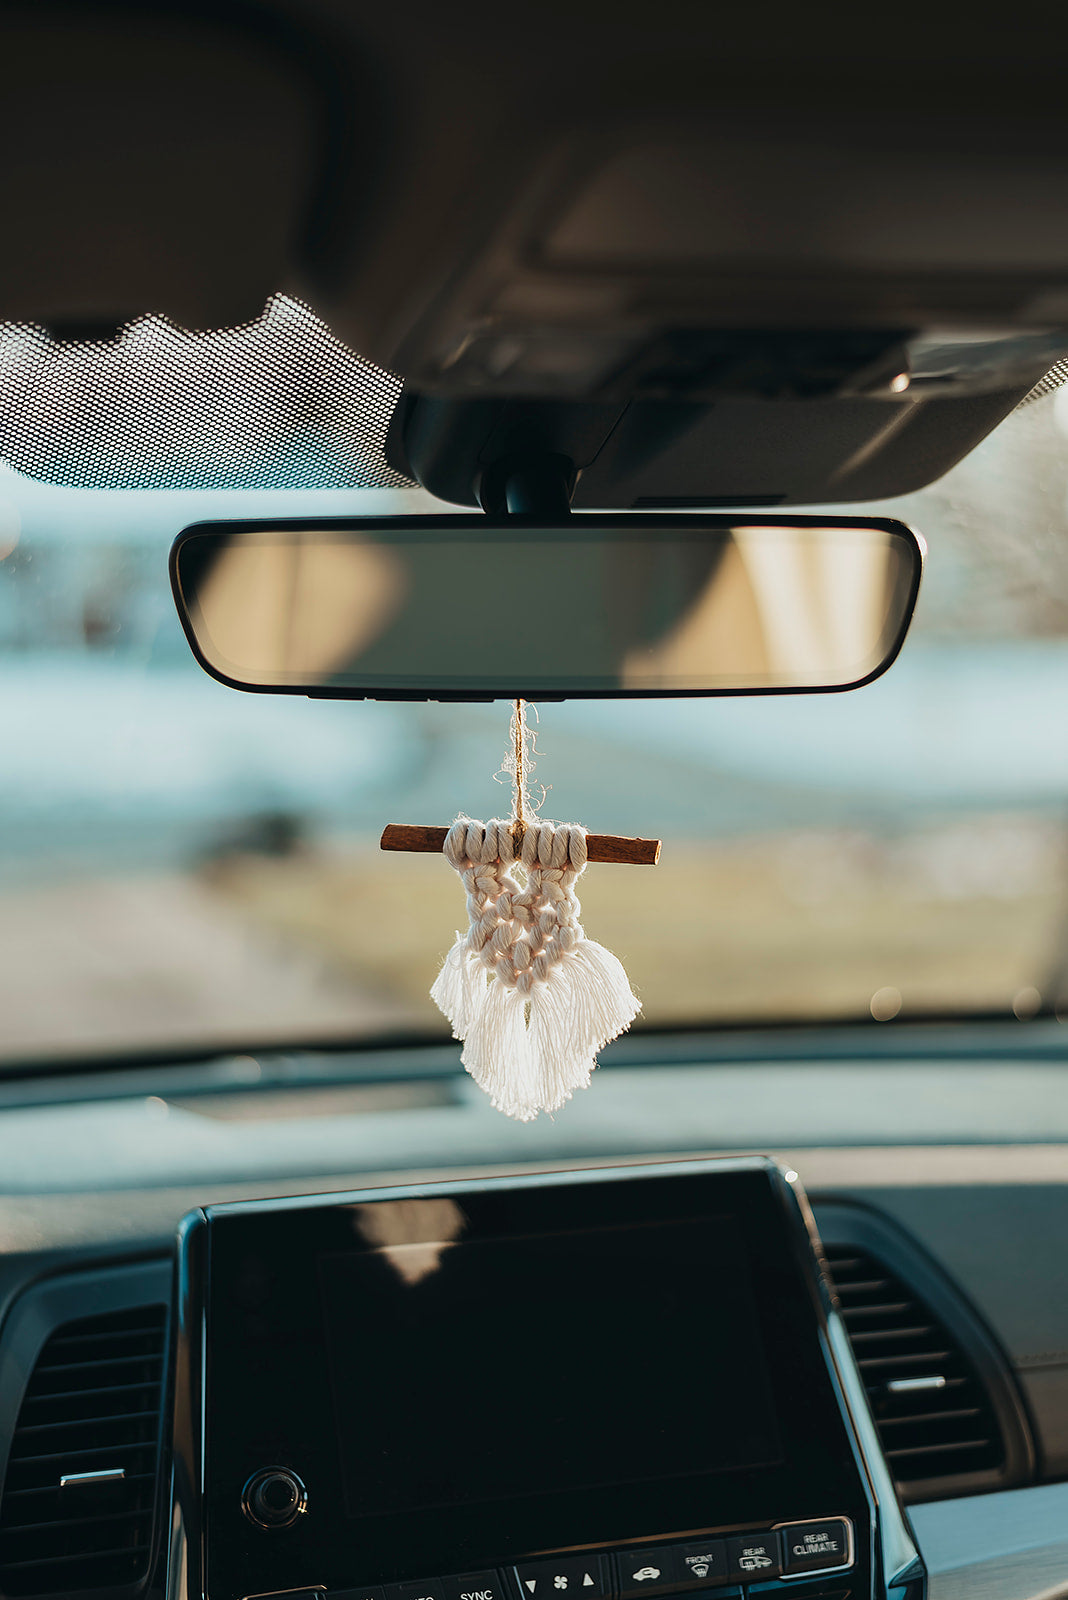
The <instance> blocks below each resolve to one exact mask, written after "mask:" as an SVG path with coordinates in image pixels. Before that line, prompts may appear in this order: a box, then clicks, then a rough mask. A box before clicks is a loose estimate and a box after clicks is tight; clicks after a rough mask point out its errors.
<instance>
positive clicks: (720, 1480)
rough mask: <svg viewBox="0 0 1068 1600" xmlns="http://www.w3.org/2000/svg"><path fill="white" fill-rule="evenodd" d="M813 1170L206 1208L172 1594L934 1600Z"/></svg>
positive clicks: (185, 1279)
mask: <svg viewBox="0 0 1068 1600" xmlns="http://www.w3.org/2000/svg"><path fill="white" fill-rule="evenodd" d="M792 1178H793V1174H790V1175H789V1179H788V1177H787V1175H785V1174H784V1173H783V1172H782V1171H781V1170H780V1169H779V1168H777V1167H776V1166H775V1165H774V1164H773V1163H771V1162H769V1161H765V1160H762V1159H757V1158H746V1159H743V1160H728V1161H709V1162H687V1163H678V1164H673V1165H670V1166H656V1167H645V1168H629V1169H622V1170H616V1171H606V1170H601V1171H595V1172H590V1173H579V1174H575V1173H567V1174H545V1175H538V1176H535V1177H532V1178H520V1179H501V1180H490V1181H486V1182H483V1183H479V1184H476V1185H463V1184H459V1183H448V1184H440V1185H433V1186H429V1187H424V1188H420V1189H388V1190H377V1191H369V1192H366V1193H357V1194H352V1195H347V1196H341V1197H335V1198H332V1199H331V1201H330V1202H329V1203H323V1202H322V1201H321V1200H316V1201H303V1200H298V1201H291V1200H286V1201H277V1202H254V1203H249V1204H243V1205H234V1206H222V1207H218V1208H213V1209H211V1210H209V1211H207V1212H198V1213H195V1214H194V1216H192V1217H191V1218H189V1219H187V1221H186V1223H185V1224H184V1225H183V1229H182V1235H181V1249H180V1263H179V1291H180V1292H179V1302H180V1304H179V1329H178V1333H179V1349H178V1373H177V1386H176V1418H175V1504H174V1508H173V1515H172V1548H171V1553H170V1587H171V1592H172V1593H174V1594H178V1593H181V1594H183V1595H187V1596H189V1595H198V1596H204V1595H206V1596H208V1597H209V1600H244V1597H246V1596H261V1595H277V1594H281V1593H292V1594H293V1596H294V1600H296V1595H298V1594H299V1595H300V1596H301V1597H302V1600H303V1597H304V1596H307V1595H321V1594H323V1593H324V1592H325V1593H326V1594H327V1596H328V1600H578V1597H579V1596H582V1597H588V1600H641V1597H643V1596H646V1595H648V1596H652V1597H654V1600H659V1597H663V1596H667V1595H672V1594H694V1595H704V1594H706V1593H707V1594H708V1596H709V1597H710V1600H711V1597H713V1596H715V1597H718V1600H747V1597H748V1596H750V1595H751V1596H752V1597H753V1600H764V1597H767V1600H771V1597H773V1596H782V1597H783V1600H814V1597H816V1596H821V1597H822V1596H826V1597H828V1600H831V1597H833V1600H864V1597H870V1600H886V1597H889V1596H893V1597H894V1600H923V1596H924V1593H925V1579H924V1574H923V1569H922V1566H921V1564H920V1562H919V1560H918V1557H917V1555H916V1552H915V1549H914V1547H913V1545H912V1543H911V1539H910V1537H909V1534H908V1530H907V1528H906V1526H905V1523H904V1521H903V1518H902V1515H901V1512H900V1510H899V1508H898V1505H897V1502H896V1499H895V1497H894V1493H893V1490H892V1487H891V1485H890V1480H889V1477H888V1474H887V1472H886V1468H885V1464H884V1462H883V1461H882V1457H881V1455H880V1454H879V1450H878V1444H877V1442H876V1440H875V1436H874V1431H873V1429H872V1426H871V1422H870V1417H869V1416H868V1413H867V1411H866V1409H865V1402H864V1398H863V1391H862V1390H861V1389H860V1388H859V1382H858V1379H857V1376H856V1371H855V1368H853V1367H852V1364H851V1357H850V1356H849V1352H848V1345H847V1343H846V1340H845V1336H844V1333H843V1332H842V1329H841V1326H840V1323H839V1321H838V1318H837V1315H836V1313H835V1312H834V1311H833V1310H832V1308H831V1304H830V1299H829V1295H828V1291H827V1288H826V1284H825V1282H824V1280H823V1278H822V1277H821V1274H820V1270H819V1265H818V1260H817V1256H816V1254H815V1252H814V1249H813V1243H812V1235H811V1233H810V1231H809V1226H808V1214H807V1211H806V1209H805V1207H804V1202H803V1200H801V1199H799V1197H798V1195H797V1192H796V1185H795V1184H794V1183H793V1182H792V1181H789V1180H790V1179H792Z"/></svg>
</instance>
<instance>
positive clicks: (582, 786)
mask: <svg viewBox="0 0 1068 1600" xmlns="http://www.w3.org/2000/svg"><path fill="white" fill-rule="evenodd" d="M427 504H428V502H427V501H426V500H425V499H424V497H422V496H421V495H418V494H409V493H406V492H403V491H395V490H393V491H374V492H372V491H363V492H339V491H316V492H309V491H306V490H305V491H300V492H284V491H271V492H245V491H240V492H238V491H230V492H219V493H202V492H192V491H170V492H155V491H153V492H149V491H141V490H127V491H120V492H103V491H93V490H73V489H63V488H57V487H52V486H48V485H45V484H41V483H37V482H34V481H32V480H30V479H28V478H25V477H20V476H19V475H17V474H16V473H14V472H12V471H9V470H5V469H3V468H0V1057H2V1058H5V1059H7V1060H9V1061H27V1060H29V1059H32V1058H44V1057H51V1056H65V1055H71V1054H73V1055H78V1054H89V1053H96V1052H99V1051H103V1050H108V1049H113V1048H115V1049H121V1050H129V1051H136V1050H138V1049H153V1050H158V1049H170V1048H173V1049H174V1051H175V1054H176V1055H180V1053H181V1051H182V1050H183V1048H193V1047H200V1046H205V1045H209V1046H210V1045H218V1047H219V1048H220V1049H241V1048H242V1047H254V1046H262V1045H265V1044H269V1043H270V1042H272V1041H276V1042H278V1043H284V1042H286V1041H299V1042H303V1043H307V1042H310V1041H313V1040H315V1039H317V1038H333V1039H340V1038H343V1037H349V1036H351V1037H359V1036H362V1035H366V1034H381V1033H385V1032H392V1031H400V1032H425V1031H437V1032H439V1033H440V1034H441V1035H442V1036H446V1035H447V1028H446V1026H445V1024H444V1022H443V1021H442V1019H441V1017H440V1016H439V1014H438V1013H437V1011H436V1009H435V1008H434V1006H433V1004H432V1003H431V1001H430V999H429V996H428V990H429V987H430V984H431V982H432V981H433V979H434V976H435V974H436V972H437V968H438V965H439V963H440V960H441V958H442V956H443V955H444V953H445V951H446V949H447V948H448V946H449V944H450V943H451V941H452V938H453V935H454V931H455V930H456V928H457V927H458V926H460V924H461V922H462V921H463V920H464V917H465V912H464V897H463V892H462V889H461V886H460V884H459V883H458V881H457V879H456V877H455V875H454V874H453V873H452V872H451V871H450V869H449V868H448V867H447V866H446V865H445V863H444V862H443V861H441V860H435V859H434V858H432V857H406V856H383V855H381V854H380V853H379V852H378V850H377V840H378V836H379V834H380V832H381V829H382V826H383V825H384V824H385V823H386V822H390V821H410V822H428V823H440V824H444V823H447V822H449V821H451V819H452V818H453V817H454V816H455V815H456V814H457V812H459V811H461V810H462V811H466V812H468V813H470V814H471V815H473V816H482V817H485V816H488V815H495V814H501V813H507V810H508V806H509V803H510V796H509V790H508V787H507V784H506V783H500V784H499V783H498V782H497V781H495V778H494V774H495V773H496V771H497V769H498V767H499V765H500V762H501V759H502V756H503V755H504V753H505V746H506V742H507V735H508V720H509V708H508V706H507V705H506V704H501V705H497V706H470V707H447V706H439V705H425V706H419V705H415V706H409V705H386V704H383V705H376V704H345V703H340V702H329V701H308V700H302V699H300V698H296V697H293V698H291V697H280V698H272V697H268V696H259V695H241V694H238V693H235V692H233V691H230V690H228V689H225V688H223V687H222V686H220V685H219V684H217V683H214V682H213V681H211V680H210V679H208V678H207V677H206V676H205V675H204V674H202V673H201V671H200V669H199V668H198V667H197V666H196V665H195V663H194V662H193V660H192V657H191V656H190V654H189V651H188V648H187V646H186V644H185V641H184V638H183V637H182V634H181V631H180V628H179V625H178V622H177V619H176V617H175V614H174V608H173V605H172V601H171V598H170V592H169V586H168V580H167V564H166V558H167V551H168V548H169V545H170V542H171V540H172V539H173V537H174V535H175V534H176V533H177V532H178V531H179V530H180V529H181V528H183V527H185V526H186V525H188V524H189V523H191V522H195V521H200V520H204V519H206V518H220V517H227V516H233V517H251V516H259V515H265V516H272V517H278V516H296V515H302V516H309V515H310V516H314V515H316V514H318V513H320V512H321V513H323V514H332V515H349V516H351V515H354V514H357V515H358V514H361V513H366V514H382V513H384V512H397V513H400V512H403V511H407V510H412V509H417V508H419V507H420V506H424V505H427ZM435 509H441V508H440V507H435ZM830 509H833V510H835V511H844V510H848V509H853V508H846V507H834V508H830ZM866 509H869V510H875V509H876V508H875V507H869V508H866ZM879 509H882V510H883V511H884V512H886V513H888V514H891V515H895V516H899V517H902V518H904V519H905V520H906V521H909V522H911V523H912V525H913V526H915V527H916V528H917V529H919V531H920V532H922V533H923V534H924V535H925V536H926V538H927V540H928V542H929V546H930V559H929V564H928V570H927V575H926V578H925V583H924V588H923V592H922V594H921V598H920V604H919V610H918V614H917V618H916V623H915V625H914V628H913V631H912V634H911V636H910V638H909V640H908V642H907V643H906V646H905V650H904V653H903V655H902V657H901V658H900V660H899V661H898V663H897V664H896V665H895V666H894V667H893V668H892V669H891V671H890V672H889V674H888V675H887V676H886V677H884V678H883V679H882V680H880V681H879V682H877V683H875V684H873V685H871V686H870V687H869V688H867V689H863V690H859V691H857V692H855V693H852V694H846V695H831V696H814V697H811V698H807V697H786V698H766V699H748V700H747V699H741V700H736V701H730V700H712V701H705V702H701V701H678V702H671V701H668V702H662V703H656V702H645V703H642V702H631V703H628V702H618V703H612V702H605V703H603V704H597V703H596V702H593V703H588V704H581V703H575V704H566V705H546V706H545V707H543V708H542V709H541V712H540V725H539V731H538V746H539V753H538V759H539V766H538V771H537V774H536V783H535V788H537V783H538V782H543V783H544V784H545V785H547V786H549V792H548V795H547V798H546V801H545V806H544V814H545V815H546V816H551V817H555V818H557V819H560V820H568V821H570V820H576V821H581V822H583V823H585V824H586V825H587V826H588V827H589V828H591V829H593V830H596V831H601V832H616V833H640V834H644V835H646V836H649V835H659V836H661V837H662V838H663V840H664V850H663V855H662V861H661V865H660V866H659V867H658V868H656V869H655V870H651V869H645V868H642V869H637V868H626V867H597V868H594V869H592V870H591V871H590V872H589V873H588V874H587V875H586V877H585V878H584V880H583V884H582V890H583V892H582V900H583V907H584V918H583V920H584V922H585V925H586V928H587V931H588V932H589V934H590V935H591V937H593V938H597V939H599V940H601V941H602V942H603V943H605V944H607V945H608V946H609V947H610V948H611V949H613V950H614V951H615V952H616V953H617V954H618V955H619V956H620V957H621V959H622V960H623V961H624V963H625V964H626V966H627V969H628V972H629V974H630V976H631V979H632V982H633V984H634V986H635V989H636V991H637V992H638V993H639V994H640V995H641V997H642V999H643V1002H644V1015H643V1019H642V1020H643V1023H644V1024H645V1025H648V1026H657V1025H663V1024H676V1023H700V1022H712V1023H717V1022H741V1021H747V1020H752V1021H756V1022H766V1021H784V1020H790V1019H815V1018H835V1019H838V1018H841V1019H854V1020H855V1019H860V1018H864V1019H866V1020H870V1019H871V1018H872V1017H873V1016H874V1017H876V1018H877V1019H879V1020H886V1021H889V1020H891V1019H893V1018H895V1017H900V1018H901V1019H905V1018H908V1017H918V1016H922V1015H925V1014H931V1013H936V1014H939V1015H945V1014H956V1013H968V1012H976V1011H979V1012H992V1011H993V1012H1004V1013H1006V1014H1008V1015H1011V1014H1012V1013H1013V1012H1015V1014H1016V1015H1017V1016H1019V1017H1021V1018H1027V1017H1029V1016H1031V1015H1034V1014H1035V1013H1037V1012H1039V1011H1040V1010H1043V1011H1045V1012H1047V1013H1048V1012H1050V1011H1054V1012H1055V1011H1057V1009H1058V1008H1063V1009H1064V1011H1065V1015H1066V1016H1068V727H1066V725H1068V393H1066V392H1065V391H1063V390H1062V391H1060V393H1059V394H1057V395H1054V396H1052V397H1048V398H1046V399H1044V400H1040V401H1037V402H1035V403H1033V404H1031V405H1029V406H1027V407H1025V408H1023V409H1022V410H1020V411H1019V412H1017V413H1016V414H1014V415H1013V416H1012V417H1011V418H1010V419H1009V420H1008V421H1007V422H1006V423H1004V424H1003V425H1002V427H1000V428H999V429H998V430H997V432H996V433H995V434H994V435H993V436H992V437H991V438H990V440H988V441H987V443H986V444H984V445H983V446H982V447H981V448H980V449H979V450H978V451H977V452H976V453H975V454H974V455H973V456H972V457H970V458H968V459H967V460H966V461H965V462H964V463H962V465H961V466H960V467H958V468H957V469H956V470H955V471H954V472H952V473H951V474H950V475H949V476H948V477H946V478H945V479H943V480H942V482H940V483H939V484H937V485H935V486H934V487H933V488H931V489H929V490H927V491H925V492H924V493H922V494H919V495H915V496H909V497H905V498H903V499H899V500H895V501H893V502H889V503H887V504H886V505H885V506H884V507H881V508H879Z"/></svg>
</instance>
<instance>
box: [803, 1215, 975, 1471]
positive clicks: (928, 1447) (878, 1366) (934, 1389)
mask: <svg viewBox="0 0 1068 1600" xmlns="http://www.w3.org/2000/svg"><path fill="white" fill-rule="evenodd" d="M825 1253H826V1258H827V1264H828V1266H829V1267H830V1270H831V1275H832V1277H833V1279H834V1284H835V1288H836V1289H837V1291H838V1297H839V1300H840V1302H841V1306H842V1316H843V1319H844V1321H845V1325H846V1329H847V1331H848V1333H849V1340H850V1343H851V1344H852V1346H853V1353H854V1355H855V1356H856V1358H857V1365H858V1366H859V1368H860V1373H861V1377H862V1378H863V1379H864V1386H865V1388H866V1389H867V1391H868V1399H869V1401H870V1403H871V1409H872V1413H873V1415H874V1417H875V1422H876V1426H877V1427H878V1429H879V1436H880V1438H881V1440H882V1444H883V1450H884V1451H885V1454H886V1458H887V1460H888V1461H889V1463H890V1468H891V1470H892V1472H893V1473H894V1476H895V1477H896V1478H897V1481H898V1483H899V1484H900V1485H901V1486H902V1487H903V1488H906V1487H911V1486H916V1485H918V1484H920V1483H922V1484H924V1486H925V1487H926V1486H927V1485H928V1484H929V1483H930V1482H931V1481H932V1480H937V1479H939V1478H946V1477H953V1478H957V1477H959V1476H961V1475H964V1474H972V1473H984V1472H985V1473H990V1472H997V1471H999V1469H1000V1468H1001V1467H1002V1466H1003V1463H1004V1455H1005V1452H1004V1446H1003V1444H1002V1439H1001V1433H1000V1430H999V1428H998V1424H997V1419H996V1417H995V1414H994V1410H993V1407H992V1405H991V1403H990V1400H989V1398H988V1396H987V1393H986V1390H985V1389H984V1387H983V1385H982V1382H981V1381H980V1379H979V1377H978V1375H977V1373H976V1371H975V1368H974V1367H973V1365H972V1363H971V1362H970V1361H969V1360H968V1358H967V1356H966V1355H965V1353H964V1351H963V1350H962V1349H961V1347H960V1344H959V1342H958V1341H957V1340H956V1339H955V1338H954V1337H953V1335H952V1334H951V1333H950V1332H949V1330H948V1329H947V1328H946V1326H945V1324H944V1323H943V1322H942V1321H941V1320H940V1319H939V1317H938V1316H936V1315H935V1313H934V1312H932V1311H931V1309H930V1307H929V1306H928V1305H927V1304H925V1302H924V1301H923V1300H921V1299H920V1298H919V1297H918V1296H917V1295H916V1294H915V1293H914V1292H913V1290H911V1289H910V1288H909V1287H908V1286H907V1285H906V1284H905V1283H904V1282H903V1281H902V1279H901V1278H900V1277H898V1276H897V1274H896V1273H894V1272H893V1271H891V1269H890V1268H889V1267H887V1266H885V1265H884V1264H883V1262H882V1261H880V1260H879V1258H878V1257H877V1256H875V1255H873V1254H872V1253H871V1252H870V1251H868V1250H861V1249H854V1248H852V1247H850V1246H842V1245H827V1246H826V1248H825Z"/></svg>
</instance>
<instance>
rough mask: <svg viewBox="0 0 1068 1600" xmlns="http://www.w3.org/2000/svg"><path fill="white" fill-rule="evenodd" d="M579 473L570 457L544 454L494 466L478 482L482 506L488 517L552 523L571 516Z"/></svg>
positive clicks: (515, 457) (507, 461) (511, 460)
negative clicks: (539, 519)
mask: <svg viewBox="0 0 1068 1600" xmlns="http://www.w3.org/2000/svg"><path fill="white" fill-rule="evenodd" d="M577 480H578V473H577V472H576V470H575V463H574V462H573V461H572V460H571V458H570V457H569V456H564V455H557V454H555V453H552V452H542V453H541V454H538V455H528V456H515V455H513V456H508V457H505V458H503V459H502V460H500V461H497V462H494V464H493V466H492V467H490V468H489V469H488V470H486V471H485V472H483V473H482V475H481V477H480V479H479V482H478V498H479V504H480V505H481V507H482V509H483V511H485V512H486V514H487V515H488V516H491V517H499V516H503V515H505V514H506V513H507V515H508V516H512V517H544V518H546V519H548V520H550V521H552V522H557V521H559V520H560V519H561V518H566V517H569V516H570V515H571V496H572V495H573V494H574V492H575V484H576V482H577Z"/></svg>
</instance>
